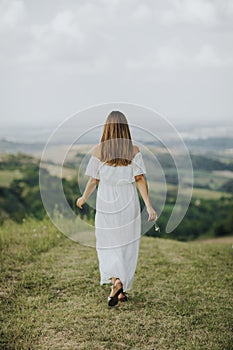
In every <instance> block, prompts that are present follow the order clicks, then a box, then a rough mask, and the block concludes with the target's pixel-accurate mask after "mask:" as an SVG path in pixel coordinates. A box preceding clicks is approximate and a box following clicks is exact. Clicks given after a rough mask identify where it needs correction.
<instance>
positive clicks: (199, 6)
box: [161, 0, 217, 24]
mask: <svg viewBox="0 0 233 350" xmlns="http://www.w3.org/2000/svg"><path fill="white" fill-rule="evenodd" d="M216 19H217V11H216V6H215V4H214V2H213V1H208V0H195V1H193V0H173V1H171V3H170V8H169V9H168V10H165V11H164V12H163V13H162V16H161V20H162V22H163V23H165V24H176V23H180V22H181V23H195V22H200V23H204V24H213V23H215V22H216Z"/></svg>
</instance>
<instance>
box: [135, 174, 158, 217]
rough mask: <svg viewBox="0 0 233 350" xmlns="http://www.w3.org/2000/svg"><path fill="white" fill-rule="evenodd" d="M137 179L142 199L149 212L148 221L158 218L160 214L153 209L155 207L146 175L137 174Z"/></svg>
mask: <svg viewBox="0 0 233 350" xmlns="http://www.w3.org/2000/svg"><path fill="white" fill-rule="evenodd" d="M135 181H136V184H137V187H138V189H139V192H140V194H141V196H142V199H143V201H144V203H145V206H146V210H147V212H148V214H149V217H148V221H155V220H157V218H158V216H157V213H156V211H155V210H154V209H153V207H152V205H151V201H150V197H149V191H148V184H147V181H146V179H145V176H144V175H143V174H140V175H137V176H135Z"/></svg>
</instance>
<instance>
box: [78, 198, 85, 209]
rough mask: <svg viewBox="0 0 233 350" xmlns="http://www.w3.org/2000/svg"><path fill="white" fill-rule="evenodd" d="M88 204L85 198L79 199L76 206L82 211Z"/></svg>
mask: <svg viewBox="0 0 233 350" xmlns="http://www.w3.org/2000/svg"><path fill="white" fill-rule="evenodd" d="M85 202H86V200H85V198H84V197H79V198H78V199H77V201H76V206H77V207H79V208H80V209H82V208H83V207H82V206H83V204H84V203H85Z"/></svg>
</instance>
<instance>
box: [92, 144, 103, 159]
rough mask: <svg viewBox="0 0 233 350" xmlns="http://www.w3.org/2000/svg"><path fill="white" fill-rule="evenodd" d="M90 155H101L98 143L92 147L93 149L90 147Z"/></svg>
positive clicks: (98, 156)
mask: <svg viewBox="0 0 233 350" xmlns="http://www.w3.org/2000/svg"><path fill="white" fill-rule="evenodd" d="M92 155H93V156H95V157H97V158H100V155H101V153H100V144H98V145H95V146H94V147H93V149H92Z"/></svg>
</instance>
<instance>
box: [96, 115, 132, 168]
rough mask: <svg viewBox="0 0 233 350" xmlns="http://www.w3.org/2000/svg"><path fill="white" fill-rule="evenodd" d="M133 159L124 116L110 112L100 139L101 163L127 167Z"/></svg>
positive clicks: (129, 135) (128, 131)
mask: <svg viewBox="0 0 233 350" xmlns="http://www.w3.org/2000/svg"><path fill="white" fill-rule="evenodd" d="M132 158H133V143H132V139H131V134H130V130H129V125H128V122H127V119H126V117H125V115H124V114H123V113H121V112H119V111H112V112H111V113H110V114H109V115H108V117H107V119H106V121H105V124H104V130H103V134H102V137H101V161H102V162H106V163H107V164H109V165H113V166H117V165H128V164H130V163H131V160H132Z"/></svg>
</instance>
